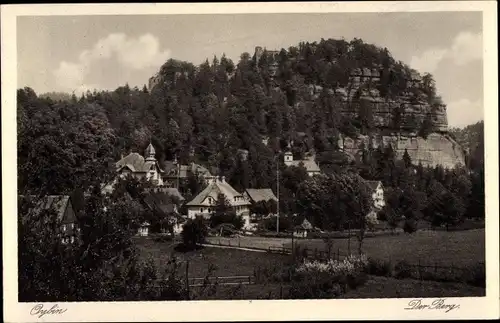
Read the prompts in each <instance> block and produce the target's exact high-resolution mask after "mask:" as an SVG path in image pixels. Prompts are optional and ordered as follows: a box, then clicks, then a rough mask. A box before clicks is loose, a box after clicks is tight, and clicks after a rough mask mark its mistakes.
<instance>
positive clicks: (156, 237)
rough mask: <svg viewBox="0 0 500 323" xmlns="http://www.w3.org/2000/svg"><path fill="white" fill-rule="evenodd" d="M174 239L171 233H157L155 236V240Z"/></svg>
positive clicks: (165, 240)
mask: <svg viewBox="0 0 500 323" xmlns="http://www.w3.org/2000/svg"><path fill="white" fill-rule="evenodd" d="M173 240H174V238H173V237H172V236H171V235H169V234H157V235H155V236H153V241H155V242H170V241H173Z"/></svg>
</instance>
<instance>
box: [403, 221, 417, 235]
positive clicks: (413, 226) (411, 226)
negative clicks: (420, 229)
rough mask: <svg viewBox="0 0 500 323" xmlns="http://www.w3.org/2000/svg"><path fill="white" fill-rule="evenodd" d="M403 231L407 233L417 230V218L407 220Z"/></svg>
mask: <svg viewBox="0 0 500 323" xmlns="http://www.w3.org/2000/svg"><path fill="white" fill-rule="evenodd" d="M403 231H404V232H406V233H414V232H416V231H417V221H415V220H411V219H410V220H406V221H405V223H404V225H403Z"/></svg>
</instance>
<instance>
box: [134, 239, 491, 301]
mask: <svg viewBox="0 0 500 323" xmlns="http://www.w3.org/2000/svg"><path fill="white" fill-rule="evenodd" d="M483 234H484V233H483ZM481 236H482V234H481V232H478V231H459V232H424V231H423V232H417V233H416V234H413V235H395V236H385V237H377V238H367V239H366V241H365V251H366V252H367V253H368V254H369V255H370V256H372V257H378V258H385V257H389V258H390V259H391V260H393V261H398V260H401V259H406V260H407V261H409V262H411V263H415V262H416V261H418V260H417V258H415V257H417V256H420V257H422V258H420V261H421V263H422V264H423V263H425V262H424V258H423V257H425V255H427V258H428V259H426V260H427V262H429V263H431V262H439V263H440V264H441V265H452V264H453V265H454V266H465V265H467V264H474V263H475V262H477V261H482V260H483V259H484V258H483V257H484V241H483V242H482V243H481V241H482V239H481ZM215 239H218V238H209V240H212V242H215ZM222 240H225V242H226V243H227V242H228V241H227V238H221V243H224V241H222ZM237 240H238V238H233V239H232V240H231V241H232V242H231V244H232V245H235V244H236V245H237V243H238V242H237ZM239 240H240V241H239V242H240V245H241V246H243V245H245V246H248V247H254V248H256V247H258V248H263V249H264V248H266V246H269V245H271V246H274V247H279V246H282V245H283V243H284V244H285V245H286V244H287V243H289V241H290V240H288V239H282V238H260V237H241V238H240V239H239ZM338 240H339V239H335V240H334V247H337V246H338V247H339V248H340V247H342V248H346V245H345V243H346V242H345V241H338ZM217 241H218V240H217ZM298 243H299V244H307V245H308V246H311V248H312V247H318V249H319V248H323V247H324V242H323V241H321V240H312V239H311V240H299V241H298ZM177 244H178V242H173V241H170V242H158V241H154V240H153V239H151V238H137V239H136V245H137V246H138V248H139V251H140V256H141V259H142V260H147V259H149V258H150V259H153V260H154V261H155V263H156V265H157V266H158V268H159V269H160V270H163V269H164V268H165V266H166V264H167V262H168V261H169V259H171V257H172V256H175V257H176V259H177V260H178V261H179V263H180V267H179V276H180V277H182V278H184V277H185V276H186V264H187V263H188V262H189V266H188V268H187V274H188V276H189V279H190V281H191V279H192V278H202V277H205V276H206V275H207V274H208V273H209V272H210V276H211V277H224V276H253V275H254V274H255V271H256V270H259V271H260V270H264V271H266V270H271V271H274V270H276V269H278V270H280V269H283V268H286V266H287V265H288V264H290V260H291V257H290V256H286V255H280V254H274V253H268V252H257V251H246V250H238V249H229V248H219V247H202V248H200V249H198V250H193V251H188V252H181V251H177V250H176V248H175V247H176V245H177ZM341 244H342V245H341ZM461 246H465V247H463V248H462V247H461ZM352 247H353V251H355V247H356V241H355V240H353V241H352ZM343 251H347V249H344V250H343ZM481 254H482V255H483V256H481ZM211 267H212V269H210V268H211ZM252 280H253V279H252ZM289 288H290V283H289V282H285V281H282V282H278V281H274V280H263V281H261V282H259V283H258V284H251V285H237V286H223V285H219V286H217V288H216V289H215V290H214V292H213V293H208V294H203V296H201V297H200V298H198V299H219V300H221V299H233V300H236V299H279V298H282V297H284V298H286V295H287V294H288V290H289ZM192 289H193V292H194V293H196V291H195V290H196V289H195V288H192ZM484 294H485V289H484V288H480V287H476V286H471V285H468V284H464V283H457V282H442V281H441V282H437V281H425V280H424V281H422V280H417V279H411V278H405V279H396V278H394V277H381V276H372V275H370V276H369V279H368V281H367V282H366V284H365V285H363V286H360V287H359V288H357V289H355V290H350V291H349V292H348V293H346V294H344V295H342V296H341V297H342V298H401V297H464V296H484Z"/></svg>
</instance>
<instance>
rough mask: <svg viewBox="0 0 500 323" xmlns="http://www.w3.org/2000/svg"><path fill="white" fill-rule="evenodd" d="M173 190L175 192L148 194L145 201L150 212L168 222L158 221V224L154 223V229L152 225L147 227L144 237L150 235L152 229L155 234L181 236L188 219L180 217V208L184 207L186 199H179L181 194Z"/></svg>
mask: <svg viewBox="0 0 500 323" xmlns="http://www.w3.org/2000/svg"><path fill="white" fill-rule="evenodd" d="M173 190H175V192H174V191H171V192H169V191H168V190H161V191H160V190H158V191H150V192H148V193H147V194H146V196H145V197H144V200H143V203H144V204H145V206H146V207H147V208H148V209H149V210H150V211H153V212H154V214H156V215H158V216H160V217H162V218H163V219H166V221H165V222H164V223H160V222H159V221H156V223H153V227H152V228H151V224H150V225H149V226H147V228H148V230H147V232H144V231H145V230H143V232H142V234H143V235H144V233H145V234H146V235H148V233H149V231H150V229H153V230H152V232H154V233H172V234H179V233H180V232H181V231H182V225H183V224H184V222H185V221H186V219H185V218H184V217H182V216H181V215H180V213H179V207H180V206H181V205H182V203H183V201H184V197H182V196H180V197H179V195H180V194H178V191H177V189H173ZM152 222H154V221H152Z"/></svg>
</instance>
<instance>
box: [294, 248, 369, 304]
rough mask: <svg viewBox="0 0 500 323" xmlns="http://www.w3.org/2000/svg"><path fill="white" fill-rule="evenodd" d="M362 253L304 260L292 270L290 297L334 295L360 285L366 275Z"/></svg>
mask: <svg viewBox="0 0 500 323" xmlns="http://www.w3.org/2000/svg"><path fill="white" fill-rule="evenodd" d="M367 265H368V261H367V259H366V256H364V255H361V256H349V257H347V258H345V259H344V260H342V261H337V260H329V261H327V262H321V261H316V260H315V261H308V260H305V261H304V262H303V263H302V264H300V265H298V266H297V267H296V268H295V270H294V271H293V273H292V277H291V278H292V286H291V289H290V297H291V298H312V299H319V298H334V297H337V296H339V295H341V294H342V293H345V292H346V291H347V290H348V289H355V288H357V287H358V286H360V285H363V284H364V283H365V282H366V281H367V279H368V276H367V274H366V267H367Z"/></svg>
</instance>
